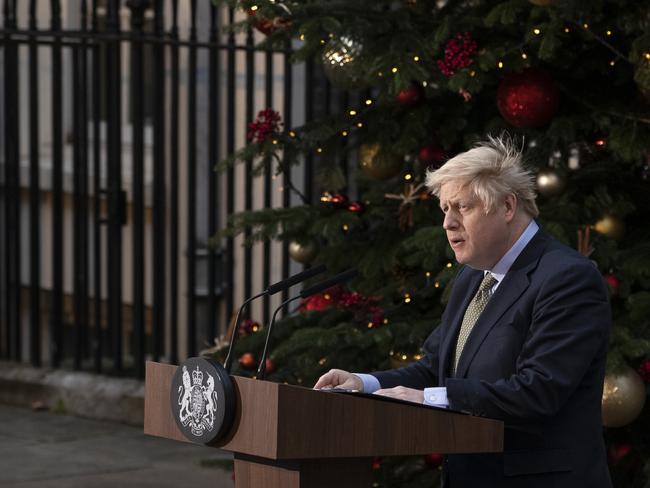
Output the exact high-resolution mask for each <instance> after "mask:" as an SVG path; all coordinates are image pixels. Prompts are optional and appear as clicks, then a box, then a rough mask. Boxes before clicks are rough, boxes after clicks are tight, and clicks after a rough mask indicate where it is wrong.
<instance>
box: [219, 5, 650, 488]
mask: <svg viewBox="0 0 650 488" xmlns="http://www.w3.org/2000/svg"><path fill="white" fill-rule="evenodd" d="M229 5H230V7H232V8H237V9H241V10H242V11H245V12H248V14H249V15H248V20H247V26H246V27H249V26H253V27H255V28H257V29H259V30H261V31H263V32H264V33H265V34H266V35H267V36H268V37H267V38H266V39H265V41H264V42H265V43H268V44H269V45H278V46H283V45H285V44H286V42H288V41H291V42H294V44H296V45H297V46H298V49H297V50H296V51H295V53H294V58H295V61H296V62H301V61H304V60H307V59H311V60H314V61H315V62H316V63H318V64H319V66H321V67H322V72H323V73H324V75H325V76H326V77H327V78H328V80H329V82H330V83H331V84H332V85H333V86H334V87H335V88H337V89H339V90H346V91H349V92H350V93H351V96H350V97H349V100H355V101H356V102H354V103H352V102H351V104H350V107H349V109H348V110H346V111H343V112H341V113H338V114H334V115H330V116H328V117H327V118H324V119H320V120H312V121H309V122H308V123H307V124H306V125H304V126H301V127H284V126H283V125H282V121H281V115H282V114H280V113H278V112H277V111H275V110H274V109H273V107H269V108H268V109H267V110H265V111H263V112H260V114H259V115H258V118H257V120H256V121H255V122H254V123H253V124H251V126H250V133H249V142H250V143H249V145H247V146H246V147H244V148H242V149H241V150H239V151H238V152H237V153H235V154H233V155H232V156H231V157H230V158H228V160H226V161H224V162H223V163H222V165H224V166H226V165H230V164H235V163H236V162H237V161H245V160H250V159H254V160H255V161H256V162H257V167H258V170H260V171H269V172H274V173H275V172H283V171H285V170H286V166H287V165H294V164H301V161H303V160H304V157H305V156H307V155H311V156H312V157H315V159H316V161H317V163H318V181H317V182H316V184H317V185H318V186H319V188H321V189H322V194H321V197H320V199H319V201H316V202H307V201H306V202H304V205H300V206H295V207H291V208H288V209H286V208H284V209H272V208H269V209H265V210H262V211H255V212H246V213H241V214H237V215H234V216H232V218H231V220H230V224H229V227H228V229H227V233H229V234H230V235H235V234H238V233H242V232H244V231H245V230H247V232H248V233H249V235H250V239H249V242H252V241H254V240H256V239H278V240H282V241H284V242H287V243H289V244H290V253H291V255H292V257H294V259H296V260H298V261H300V262H303V263H305V264H309V265H314V264H319V263H325V264H326V265H327V266H328V269H329V271H330V272H331V273H332V274H334V273H336V272H339V271H342V270H344V269H347V268H350V267H357V268H358V270H359V275H358V277H357V278H356V279H355V280H354V281H353V282H352V283H350V284H349V285H348V286H346V287H342V286H341V287H337V288H334V289H330V290H327V291H326V292H323V293H321V294H319V295H316V296H313V297H311V298H309V299H306V300H305V301H304V302H303V303H302V305H301V307H300V308H299V310H298V311H297V312H296V313H293V314H290V315H288V316H287V317H285V318H284V319H283V320H282V321H280V322H279V323H278V324H277V328H276V330H275V333H274V339H273V340H274V344H275V347H274V348H273V350H272V354H271V358H270V360H269V361H268V363H267V364H266V366H267V372H268V373H270V374H269V379H271V380H273V381H281V382H288V383H292V384H303V385H306V386H311V385H313V383H314V382H315V380H316V379H317V378H318V377H319V376H320V375H321V374H323V373H324V372H326V371H327V370H328V369H330V368H332V367H337V368H342V369H347V370H350V371H362V372H363V371H373V370H380V369H388V368H391V367H396V366H399V365H401V364H404V363H407V362H409V361H413V360H416V359H418V358H419V355H420V353H421V351H420V346H421V344H422V343H423V341H424V339H425V338H426V336H427V335H428V334H429V333H430V332H431V331H432V330H433V329H434V328H435V327H436V326H437V325H438V323H439V321H440V316H441V313H442V311H443V309H444V306H445V303H446V295H447V292H448V291H449V289H450V284H451V283H452V282H453V279H454V276H455V274H456V273H457V271H458V268H459V266H458V265H457V264H456V263H455V262H454V261H453V253H451V250H450V249H449V246H448V244H447V240H446V237H445V232H444V231H443V229H442V227H441V223H442V213H441V212H440V210H439V208H438V202H437V201H436V200H435V198H433V197H431V196H429V195H428V194H427V193H426V191H425V190H424V187H423V181H424V177H425V174H426V171H427V170H430V169H435V168H436V167H438V166H440V165H441V164H442V163H444V161H445V160H446V159H447V158H449V157H450V156H453V155H455V154H457V153H459V152H462V151H464V150H467V149H469V148H470V147H471V146H472V145H473V144H474V143H475V142H476V141H478V140H484V139H485V138H486V135H488V134H494V135H498V134H501V133H503V132H506V133H508V134H510V135H511V136H512V137H514V138H515V139H516V140H518V141H520V143H521V144H522V147H523V148H524V155H525V159H526V162H527V164H528V165H529V166H530V167H531V168H533V169H534V171H535V173H536V174H537V186H538V192H539V197H538V204H539V206H540V211H541V215H540V218H539V223H540V224H541V226H542V227H543V228H544V229H545V230H546V231H547V232H549V233H551V234H552V235H554V236H555V237H557V238H558V239H560V240H561V241H562V242H564V243H566V244H567V245H569V246H571V247H574V248H576V249H578V251H580V252H581V253H582V254H584V255H585V256H588V257H589V258H590V259H592V260H593V261H594V263H596V265H597V266H598V268H599V270H600V271H601V273H602V275H603V279H604V280H606V282H607V284H608V286H609V289H610V295H611V305H612V310H613V327H612V331H611V341H610V352H609V361H608V373H607V377H606V382H605V390H604V395H603V423H604V435H605V438H606V441H607V445H608V453H609V455H610V459H609V461H610V471H611V474H612V478H613V480H614V484H615V486H617V487H643V486H650V462H649V461H648V459H649V458H650V441H648V439H649V437H648V435H647V432H648V431H649V430H650V410H649V409H648V407H647V406H646V408H645V409H644V405H645V403H646V401H645V400H646V396H647V384H648V382H650V228H648V226H647V222H648V219H649V218H650V199H649V198H648V196H647V194H648V190H650V6H649V5H648V4H647V2H638V1H632V0H627V1H625V0H621V1H604V0H593V1H592V0H590V1H585V0H505V1H482V0H464V1H454V0H448V1H445V0H438V1H433V0H431V1H427V0H396V1H395V0H392V1H383V0H372V1H369V0H356V1H354V2H350V1H331V0H312V1H305V0H297V1H286V2H284V1H279V0H276V1H274V0H268V1H267V0H259V1H255V2H250V1H241V2H230V3H229ZM351 157H352V158H356V159H357V160H358V162H359V165H358V169H357V171H356V173H355V174H348V175H344V171H343V167H342V164H341V163H342V161H345V160H347V159H348V158H351ZM346 176H347V180H346ZM350 180H354V184H353V185H350V184H349V181H350ZM346 188H348V189H349V188H353V189H354V191H352V190H347V191H346V190H345V189H346ZM260 329H262V326H261V325H260V324H256V323H254V322H252V321H249V322H246V323H244V327H243V329H242V330H243V332H242V335H243V336H244V337H242V339H241V340H240V341H239V342H238V345H237V348H236V357H237V358H239V361H238V363H237V365H236V373H237V374H249V375H252V374H254V372H255V367H256V366H257V364H256V363H257V359H256V358H258V357H259V355H260V353H261V350H262V347H263V339H264V334H261V333H259V332H258V331H259V330H260ZM217 354H218V355H219V357H223V354H224V351H223V349H222V350H219V351H218V352H217ZM440 462H441V457H440V455H438V454H437V453H432V454H431V455H430V456H426V457H425V458H421V459H414V458H410V459H405V460H403V459H399V460H379V459H376V460H375V461H374V462H373V467H375V468H376V473H377V476H376V478H377V486H409V487H412V486H434V484H433V483H434V478H436V477H437V476H438V469H437V468H438V467H439V465H440Z"/></svg>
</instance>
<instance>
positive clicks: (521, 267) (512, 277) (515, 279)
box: [455, 230, 548, 378]
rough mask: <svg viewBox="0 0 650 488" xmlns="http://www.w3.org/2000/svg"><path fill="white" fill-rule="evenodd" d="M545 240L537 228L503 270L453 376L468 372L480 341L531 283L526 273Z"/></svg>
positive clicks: (534, 265) (457, 325)
mask: <svg viewBox="0 0 650 488" xmlns="http://www.w3.org/2000/svg"><path fill="white" fill-rule="evenodd" d="M547 243H548V237H547V236H546V234H543V233H542V231H541V230H539V231H538V232H537V234H535V236H534V237H533V239H532V240H531V241H530V242H529V243H528V245H527V246H526V247H525V248H524V250H523V251H522V253H521V254H520V255H519V257H518V258H517V259H516V260H515V262H514V263H513V265H512V267H511V268H510V270H509V271H508V272H507V273H506V276H505V277H504V278H503V281H502V282H501V283H500V284H499V287H498V288H497V289H496V291H495V292H494V295H493V296H492V298H491V299H490V301H489V302H488V304H487V306H486V307H485V310H483V313H482V314H481V316H480V317H479V319H478V320H477V321H476V324H475V325H474V328H473V329H472V332H471V333H470V335H469V338H468V339H467V342H466V343H465V347H464V349H463V352H462V354H461V356H460V360H459V362H458V369H457V370H456V377H458V378H462V377H464V376H465V375H466V374H467V370H468V369H469V366H470V364H471V362H472V359H474V356H475V355H476V353H477V352H478V350H479V349H480V347H481V344H482V343H483V341H484V340H485V338H486V336H487V335H488V333H489V332H490V330H491V329H492V328H493V327H494V326H495V325H496V323H497V321H498V320H499V319H500V318H501V316H503V314H504V313H505V312H506V311H507V310H508V309H509V308H510V307H511V306H512V305H513V304H514V303H515V302H516V301H517V300H518V299H519V297H520V296H521V295H522V294H523V293H524V292H525V291H526V289H527V288H528V286H529V285H530V278H529V274H530V272H531V271H532V270H534V269H535V268H536V267H537V263H538V262H539V258H540V256H541V254H542V252H543V250H544V248H545V247H546V244H547ZM465 308H466V307H465ZM465 308H463V309H462V314H464V313H465ZM462 314H461V320H462ZM457 327H459V324H456V329H455V330H457Z"/></svg>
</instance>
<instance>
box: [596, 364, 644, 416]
mask: <svg viewBox="0 0 650 488" xmlns="http://www.w3.org/2000/svg"><path fill="white" fill-rule="evenodd" d="M645 397H646V392H645V385H644V384H643V381H642V380H641V377H640V376H639V375H638V373H637V372H636V371H634V370H633V369H632V368H628V367H626V368H625V369H624V370H623V371H622V372H620V373H617V374H608V375H606V376H605V385H604V388H603V405H602V406H603V425H604V426H605V427H623V426H624V425H627V424H629V423H630V422H632V421H633V420H634V419H635V418H637V416H638V415H639V414H640V413H641V410H642V409H643V405H644V404H645Z"/></svg>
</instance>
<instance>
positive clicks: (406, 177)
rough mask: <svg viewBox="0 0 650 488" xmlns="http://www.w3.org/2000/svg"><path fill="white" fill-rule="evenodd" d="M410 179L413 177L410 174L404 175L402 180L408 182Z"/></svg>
mask: <svg viewBox="0 0 650 488" xmlns="http://www.w3.org/2000/svg"><path fill="white" fill-rule="evenodd" d="M411 178H413V175H412V174H411V173H406V174H405V175H404V179H405V180H406V181H409V180H410V179H411Z"/></svg>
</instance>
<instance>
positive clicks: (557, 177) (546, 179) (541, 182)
mask: <svg viewBox="0 0 650 488" xmlns="http://www.w3.org/2000/svg"><path fill="white" fill-rule="evenodd" d="M565 186H566V179H565V178H564V175H562V173H560V172H559V171H558V170H556V169H555V168H544V169H541V170H540V171H539V173H537V190H538V191H539V193H540V194H542V195H544V196H545V197H554V196H557V195H559V194H560V193H562V192H563V191H564V187H565Z"/></svg>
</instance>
